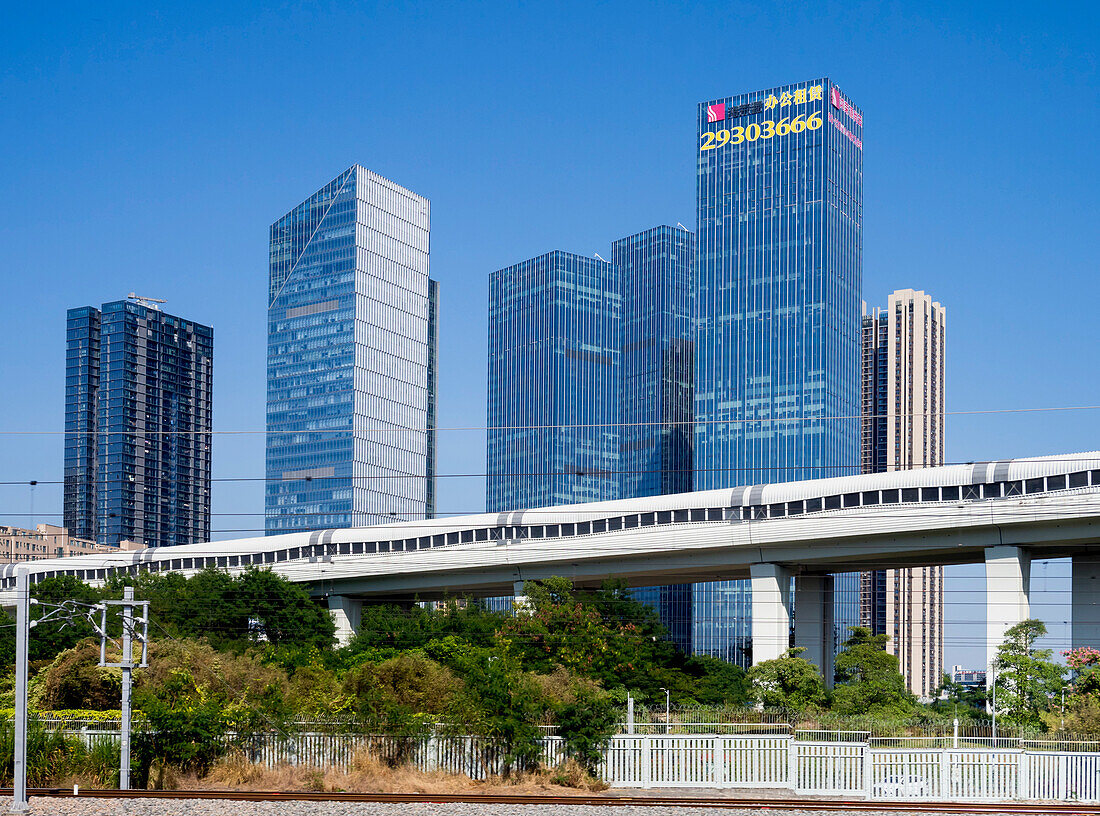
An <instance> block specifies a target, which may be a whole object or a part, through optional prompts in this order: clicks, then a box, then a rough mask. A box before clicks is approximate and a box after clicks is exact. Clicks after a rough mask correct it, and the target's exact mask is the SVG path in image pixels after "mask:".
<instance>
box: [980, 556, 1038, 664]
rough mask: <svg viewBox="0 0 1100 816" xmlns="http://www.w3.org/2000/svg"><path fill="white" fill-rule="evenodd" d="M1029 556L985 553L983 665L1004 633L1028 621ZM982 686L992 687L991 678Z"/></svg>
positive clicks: (1029, 589)
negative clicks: (984, 654) (984, 653)
mask: <svg viewBox="0 0 1100 816" xmlns="http://www.w3.org/2000/svg"><path fill="white" fill-rule="evenodd" d="M1030 593H1031V556H1030V555H1029V554H1028V552H1027V551H1026V550H1024V549H1023V548H1021V547H1009V546H999V547H987V548H986V550H985V652H986V656H985V664H986V668H989V667H990V666H992V665H993V660H994V658H996V656H997V648H998V647H999V646H1000V645H1001V643H1002V642H1003V641H1004V636H1005V632H1007V631H1008V630H1009V629H1011V628H1012V627H1013V626H1015V625H1016V624H1017V623H1020V622H1021V621H1024V620H1027V619H1028V618H1029V617H1031V602H1030V598H1029V596H1030ZM986 683H987V684H989V685H992V683H993V674H992V672H990V673H988V674H987V676H986Z"/></svg>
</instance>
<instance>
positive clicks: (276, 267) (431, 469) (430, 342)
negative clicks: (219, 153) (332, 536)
mask: <svg viewBox="0 0 1100 816" xmlns="http://www.w3.org/2000/svg"><path fill="white" fill-rule="evenodd" d="M429 228H430V213H429V203H428V200H427V199H426V198H423V197H421V196H419V195H417V194H415V193H413V192H411V191H409V190H406V189H405V188H404V187H401V186H399V185H397V184H395V183H394V182H392V181H390V180H388V179H385V178H383V177H382V176H379V175H377V174H375V173H372V172H370V171H369V170H366V169H364V168H363V167H360V166H359V165H355V166H353V167H350V168H348V169H347V170H345V171H344V172H343V173H341V174H340V175H339V176H337V177H336V178H335V179H333V180H332V181H331V182H329V183H328V184H326V185H325V186H324V187H322V188H321V189H320V190H318V191H317V192H316V193H314V194H313V195H312V196H310V197H309V198H308V199H306V200H305V201H304V202H302V203H301V204H300V205H298V206H297V207H295V208H294V209H292V210H291V211H290V212H288V213H287V214H286V215H285V216H283V217H282V218H280V219H279V220H278V221H276V222H275V223H274V224H273V225H272V226H271V245H270V246H271V258H270V280H269V290H268V354H267V487H266V528H267V532H268V533H269V534H272V533H282V532H293V531H300V530H311V529H319V528H327V527H349V526H366V525H371V524H380V523H386V522H392V521H397V520H409V519H423V518H430V517H431V516H432V515H433V513H434V503H435V402H436V393H435V388H436V382H437V378H436V354H437V351H436V345H437V344H436V323H437V318H436V316H437V303H438V297H437V291H438V287H437V285H436V283H435V281H433V280H431V279H430V278H429V277H428V249H429V247H428V238H429Z"/></svg>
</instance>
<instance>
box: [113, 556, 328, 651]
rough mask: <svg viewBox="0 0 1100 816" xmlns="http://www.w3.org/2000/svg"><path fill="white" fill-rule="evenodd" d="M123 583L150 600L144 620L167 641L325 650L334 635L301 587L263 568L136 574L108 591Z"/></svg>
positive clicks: (118, 591)
mask: <svg viewBox="0 0 1100 816" xmlns="http://www.w3.org/2000/svg"><path fill="white" fill-rule="evenodd" d="M127 582H133V583H134V585H135V588H134V594H135V596H136V597H137V598H141V599H143V600H148V601H149V602H150V603H149V614H150V616H151V617H152V619H153V620H155V621H156V623H157V624H158V626H160V627H163V630H164V631H166V632H168V633H169V634H170V635H172V636H173V637H184V638H198V637H204V638H207V639H208V640H209V641H210V642H211V643H213V644H215V645H217V646H222V647H229V648H236V649H242V648H244V647H246V646H248V645H251V644H260V643H264V644H269V645H271V646H274V647H279V646H283V645H293V646H299V647H306V648H310V647H317V648H325V649H327V648H330V647H331V645H332V638H333V635H334V634H335V631H336V627H335V624H333V622H332V618H331V616H330V615H329V614H328V611H327V610H325V609H324V608H322V607H321V606H320V605H318V604H317V603H316V602H315V601H314V600H313V599H312V598H311V597H310V595H309V593H308V592H307V591H306V590H305V589H304V588H303V587H302V586H300V585H298V584H293V583H291V582H290V581H288V580H287V579H286V578H283V577H282V576H280V575H276V574H275V573H273V572H272V571H271V570H267V569H257V568H255V567H252V568H249V569H247V570H245V571H244V572H242V573H241V574H240V575H237V576H233V575H230V574H229V573H228V572H226V571H225V570H220V569H216V568H213V567H211V568H208V569H205V570H203V571H201V572H199V573H196V574H195V575H193V576H191V577H190V578H185V577H184V576H183V575H181V574H180V573H175V572H168V573H139V574H138V575H137V576H120V577H117V578H116V579H114V581H112V582H110V583H109V584H108V588H109V590H110V591H111V592H112V594H113V596H114V597H120V596H121V593H122V587H123V586H124V585H125V584H126V583H127Z"/></svg>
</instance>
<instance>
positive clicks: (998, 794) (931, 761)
mask: <svg viewBox="0 0 1100 816" xmlns="http://www.w3.org/2000/svg"><path fill="white" fill-rule="evenodd" d="M70 733H80V734H81V735H82V736H83V737H84V738H85V739H88V740H93V739H101V738H105V737H110V736H112V735H114V736H117V733H118V732H117V731H115V732H112V731H108V730H98V729H97V730H92V729H83V730H81V731H73V732H70ZM541 744H542V748H543V762H544V764H546V765H547V766H554V765H557V764H558V763H559V762H561V760H562V759H563V758H564V749H563V744H562V740H561V738H560V737H554V736H547V737H543V738H542V740H541ZM362 752H366V753H370V754H373V755H375V756H378V757H380V758H382V759H386V760H389V761H391V762H394V763H407V764H409V765H412V766H413V767H416V768H418V769H420V770H423V771H436V770H439V771H446V772H449V773H461V774H465V775H467V776H469V777H471V778H473V779H484V778H485V777H486V776H488V775H493V774H498V773H500V772H501V770H502V758H501V755H500V752H499V751H498V750H497V749H496V748H495V747H494V745H493V744H492V743H490V742H488V741H487V740H485V739H482V738H480V737H472V736H459V737H442V736H440V737H431V738H400V737H389V736H371V735H366V734H354V733H323V732H305V733H299V734H296V735H294V736H292V737H290V738H288V737H287V736H285V735H282V734H275V733H271V734H265V735H261V736H260V737H259V738H258V739H257V740H255V741H254V743H253V746H252V760H253V761H254V762H257V763H262V764H264V765H267V766H268V767H274V766H276V765H279V764H281V763H288V764H292V765H302V766H309V767H318V768H325V767H335V768H341V769H345V770H347V769H350V768H351V767H352V766H353V765H354V762H355V758H356V756H357V755H359V754H361V753H362ZM600 776H601V777H602V778H603V779H604V780H606V781H607V782H608V783H610V784H611V785H612V786H614V787H637V788H670V787H681V788H686V787H696V788H738V787H746V788H761V787H770V788H786V789H790V790H792V791H795V792H797V793H799V794H814V795H837V796H863V797H868V798H871V799H941V800H943V799H946V800H970V801H979V800H1012V799H1018V800H1027V799H1031V800H1063V801H1079V802H1100V753H1085V752H1074V753H1070V752H1058V751H1028V750H1023V749H1019V748H982V747H974V748H935V747H934V748H928V747H918V748H897V747H885V748H883V747H875V746H873V745H870V744H868V743H867V742H866V741H858V742H857V741H838V740H836V739H832V740H806V739H795V738H794V737H793V736H791V735H764V736H756V735H729V734H719V735H710V736H703V735H698V734H693V735H676V734H673V735H661V736H647V735H619V736H615V737H612V738H611V740H610V742H609V743H608V746H607V748H606V750H605V752H604V760H603V762H602V764H601V767H600Z"/></svg>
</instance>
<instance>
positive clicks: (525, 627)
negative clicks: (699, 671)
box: [499, 578, 690, 699]
mask: <svg viewBox="0 0 1100 816" xmlns="http://www.w3.org/2000/svg"><path fill="white" fill-rule="evenodd" d="M524 594H525V595H526V596H527V606H528V608H527V609H526V610H525V611H523V612H522V613H521V614H518V615H515V616H514V617H511V618H507V619H505V621H504V623H503V624H502V625H501V627H500V632H499V637H500V641H501V643H502V645H503V646H504V648H505V649H506V650H507V651H508V653H509V654H510V655H512V656H513V657H515V658H516V659H517V660H519V661H520V662H521V663H522V665H523V666H524V668H526V669H527V670H529V671H535V672H538V673H540V674H547V673H550V672H552V671H553V670H554V669H555V668H556V667H557V666H562V667H564V668H566V669H569V670H570V671H571V672H574V673H576V674H579V675H581V676H583V677H588V678H591V679H593V680H596V681H597V682H599V683H600V684H601V685H602V686H603V687H604V688H605V689H607V690H609V691H610V690H616V689H623V690H625V689H631V690H634V691H636V692H638V696H639V697H640V698H642V699H656V698H657V697H658V696H660V697H661V699H664V696H663V692H660V689H661V688H662V687H664V688H668V689H672V690H674V691H675V692H676V695H677V697H678V698H681V699H682V698H684V697H687V696H689V694H688V693H687V692H686V691H685V689H687V688H688V687H689V685H690V682H689V681H690V678H689V677H688V676H687V675H686V674H685V673H684V672H683V667H684V665H685V663H686V658H685V657H684V656H683V655H682V654H680V652H678V651H677V650H676V648H675V647H674V646H673V645H672V644H671V643H669V642H668V641H667V640H666V639H665V632H664V629H663V628H662V627H661V625H660V622H659V621H658V620H657V617H656V614H655V613H654V611H653V609H652V608H651V607H649V606H646V605H645V604H641V603H638V602H637V601H635V600H634V599H633V598H631V597H629V593H628V591H627V590H626V589H625V588H624V587H623V586H622V585H621V584H615V583H608V584H606V585H605V586H604V587H603V588H602V589H601V590H599V591H597V592H595V593H589V592H574V591H573V588H572V585H571V584H570V582H569V581H568V580H567V579H564V578H550V579H548V580H546V581H538V582H536V581H528V582H527V583H526V584H524Z"/></svg>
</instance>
